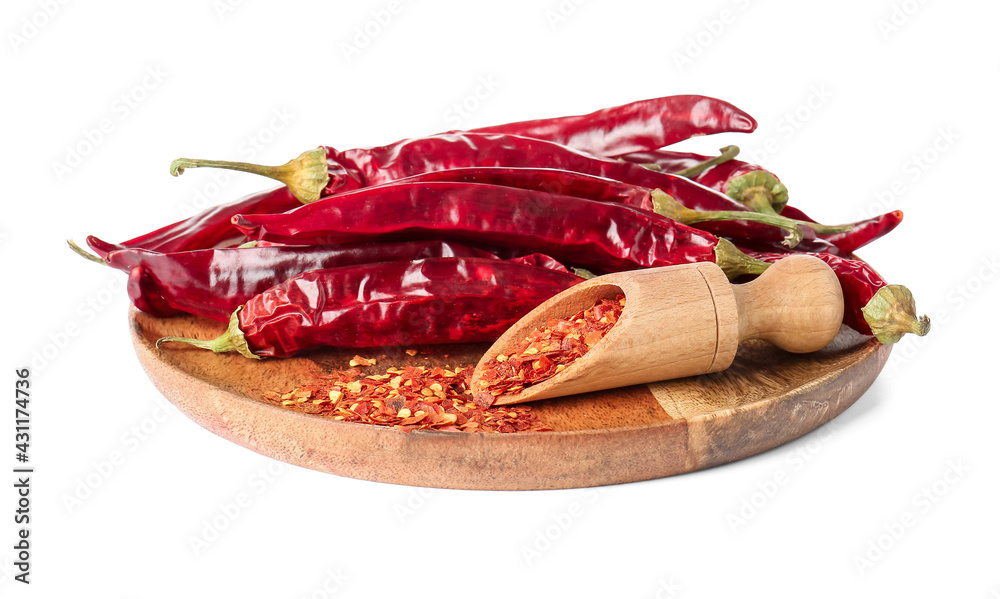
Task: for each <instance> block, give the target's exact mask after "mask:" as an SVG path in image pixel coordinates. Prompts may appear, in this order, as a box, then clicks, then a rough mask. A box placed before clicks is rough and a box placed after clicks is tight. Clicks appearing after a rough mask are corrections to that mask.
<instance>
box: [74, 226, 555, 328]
mask: <svg viewBox="0 0 1000 599" xmlns="http://www.w3.org/2000/svg"><path fill="white" fill-rule="evenodd" d="M71 245H72V244H71ZM448 257H476V258H482V259H494V260H498V259H499V258H497V257H496V256H494V255H493V254H491V253H490V252H487V251H485V250H480V249H476V248H472V247H469V246H466V245H463V244H459V243H455V242H447V241H439V240H430V241H398V242H385V243H359V244H347V245H340V246H289V245H272V246H264V247H242V248H226V249H209V250H192V251H188V252H171V253H158V252H151V251H148V250H140V249H125V250H115V251H112V252H110V253H109V254H108V255H107V257H106V258H105V259H104V260H103V261H102V262H103V263H104V264H107V265H108V266H111V267H113V268H117V269H119V270H122V271H124V272H132V273H133V274H132V275H130V277H133V278H134V281H133V278H130V280H129V285H128V293H129V299H131V300H132V303H134V304H135V306H136V307H137V308H139V309H140V310H142V311H143V312H147V313H149V314H153V315H154V316H171V315H173V314H177V313H178V312H186V313H188V314H194V315H196V316H204V317H206V318H211V319H212V320H217V321H219V322H229V318H230V316H231V315H232V313H233V310H235V309H236V308H237V307H238V306H240V305H241V304H243V303H244V302H246V301H247V300H249V299H250V298H251V297H253V296H255V295H257V294H258V293H261V292H263V291H265V290H266V289H267V288H269V287H272V286H274V285H277V284H278V283H280V282H282V281H284V280H286V279H288V278H289V277H292V276H295V275H297V274H300V273H303V272H305V271H309V270H316V269H321V268H336V267H340V266H351V265H356V264H374V263H379V262H393V261H397V260H419V259H423V258H448ZM545 258H548V257H547V256H545V257H525V258H521V259H519V260H520V261H521V263H525V264H530V265H534V266H539V267H550V268H553V269H557V270H558V269H561V270H562V272H567V271H566V268H565V267H564V266H562V265H561V264H559V263H558V262H555V261H554V260H552V259H551V258H548V260H549V262H546V261H545ZM136 270H138V271H139V272H138V273H136V272H135V271H136Z"/></svg>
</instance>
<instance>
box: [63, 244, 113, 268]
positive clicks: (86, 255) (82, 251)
mask: <svg viewBox="0 0 1000 599" xmlns="http://www.w3.org/2000/svg"><path fill="white" fill-rule="evenodd" d="M66 243H68V244H69V249H71V250H73V251H74V252H76V253H77V254H79V255H81V256H83V257H84V258H86V259H87V260H90V261H91V262H97V263H98V264H103V265H104V266H107V265H108V263H107V262H106V261H105V260H104V259H102V258H100V257H98V256H95V255H93V254H91V253H90V252H88V251H87V250H85V249H83V248H82V247H80V246H78V245H76V243H74V242H73V240H72V239H67V240H66Z"/></svg>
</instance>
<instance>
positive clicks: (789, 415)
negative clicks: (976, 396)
mask: <svg viewBox="0 0 1000 599" xmlns="http://www.w3.org/2000/svg"><path fill="white" fill-rule="evenodd" d="M129 321H130V327H131V334H132V340H133V343H134V345H135V351H136V354H137V355H138V357H139V361H140V363H141V364H142V366H143V368H144V369H145V370H146V373H147V374H148V375H149V378H150V379H151V380H152V382H153V384H154V385H156V387H157V388H158V389H159V390H160V392H161V393H163V395H164V396H166V398H167V399H168V400H170V401H171V402H172V403H173V404H174V405H176V406H177V407H178V408H179V409H180V410H181V411H182V412H183V413H184V414H186V415H187V416H188V417H189V418H191V419H192V420H194V421H195V422H197V423H198V424H200V425H201V426H203V427H205V428H206V429H208V430H209V431H211V432H213V433H215V434H217V435H219V436H221V437H223V438H225V439H228V440H230V441H232V442H234V443H238V444H239V445H242V446H243V447H247V448H249V449H252V450H253V451H256V452H258V453H261V454H263V455H266V456H270V457H272V458H275V459H278V460H282V461H284V462H288V463H291V464H296V465H299V466H304V467H306V468H312V469H314V470H319V471H323V472H330V473H333V474H337V475H341V476H349V477H354V478H361V479H366V480H372V481H380V482H389V483H397V484H406V485H417V486H427V487H443V488H457V489H502V490H516V489H561V488H572V487H588V486H596V485H607V484H616V483H624V482H632V481H639V480H648V479H652V478H659V477H664V476H671V475H674V474H680V473H683V472H690V471H693V470H700V469H703V468H709V467H712V466H717V465H720V464H725V463H728V462H732V461H734V460H739V459H741V458H745V457H748V456H752V455H755V454H758V453H760V452H763V451H767V450H768V449H772V448H774V447H777V446H778V445H781V444H783V443H787V442H789V441H791V440H793V439H796V438H798V437H800V436H801V435H804V434H805V433H808V432H809V431H812V430H814V429H816V428H818V427H820V426H822V425H823V424H825V423H827V422H829V421H830V420H831V419H833V418H834V417H836V416H837V415H839V414H840V413H841V412H843V411H844V410H845V409H847V408H848V407H849V406H850V405H851V404H853V403H854V402H855V401H856V400H857V399H858V398H859V397H861V395H862V394H863V393H864V392H865V391H866V390H867V389H868V387H869V386H870V385H871V384H872V382H874V380H875V377H876V376H878V373H879V372H880V371H881V370H882V367H883V366H884V365H885V363H886V361H887V360H888V357H889V352H890V346H885V345H882V344H881V343H879V342H878V341H876V340H874V339H872V338H869V337H864V336H861V335H859V334H857V333H855V332H854V331H851V330H850V329H848V328H846V327H844V328H843V329H842V330H841V332H840V334H839V335H838V336H837V338H836V339H835V340H834V342H833V343H831V344H830V345H829V346H828V347H827V348H825V349H823V350H822V351H819V352H815V353H812V354H789V353H786V352H783V351H781V350H778V349H776V348H774V347H772V346H770V345H768V344H766V343H763V342H747V343H745V344H743V345H742V346H741V347H740V348H739V351H738V353H737V356H736V359H735V361H734V363H733V365H732V366H731V367H730V368H729V369H728V370H725V371H723V372H718V373H714V374H709V375H701V376H696V377H689V378H685V379H678V380H673V381H665V382H661V383H655V384H651V385H637V386H633V387H626V388H621V389H615V390H610V391H601V392H595V393H587V394H583V395H576V396H572V397H564V398H560V399H551V400H543V401H540V402H534V403H532V404H526V405H531V406H532V408H533V410H534V411H535V412H536V414H538V415H539V417H540V418H541V419H542V420H543V421H544V422H545V423H546V424H547V425H549V426H550V427H551V428H552V429H553V431H551V432H531V433H506V434H498V433H460V432H444V431H421V430H418V431H413V432H410V433H404V432H402V431H399V430H397V429H393V428H389V427H383V426H373V425H367V424H358V423H350V422H341V421H336V420H332V419H330V418H328V417H322V416H314V415H309V414H303V413H300V412H296V411H293V410H290V409H287V408H282V407H280V406H276V405H274V404H272V403H269V402H267V401H266V400H264V399H263V393H264V391H266V390H270V389H292V388H294V387H296V386H298V385H301V384H305V383H308V382H310V381H311V380H313V379H314V378H315V377H316V376H317V375H320V374H323V373H325V372H329V371H331V370H342V369H345V368H347V367H348V366H347V364H348V361H349V360H350V358H351V357H352V356H353V355H354V354H355V353H358V352H356V351H354V350H350V351H348V350H326V351H320V352H314V353H311V354H309V355H308V356H304V357H297V358H290V359H284V360H259V361H258V360H248V359H246V358H244V357H242V356H240V355H238V354H212V353H211V352H207V351H204V350H199V349H195V348H179V347H177V346H176V345H174V346H172V347H171V348H170V349H166V348H164V349H156V348H155V347H154V343H155V341H156V339H157V338H159V337H161V336H165V335H174V336H184V337H197V338H204V339H208V338H212V337H215V336H217V335H219V334H220V333H221V332H222V331H223V329H224V328H225V327H224V326H223V325H221V324H219V323H216V322H212V321H208V320H205V319H201V318H195V317H174V318H162V319H161V318H154V317H151V316H148V315H146V314H143V313H142V312H138V311H137V310H135V309H134V308H132V309H131V310H130V313H129ZM486 349H487V346H437V347H435V348H434V349H433V352H434V353H433V354H431V355H420V354H418V355H416V356H412V357H411V356H408V355H407V354H405V353H404V352H403V351H402V348H396V349H395V350H393V349H384V350H380V351H366V352H362V353H363V354H364V355H375V354H388V357H387V359H382V360H380V361H379V364H378V367H380V368H381V369H382V370H384V369H385V368H389V367H391V366H397V367H401V366H403V365H407V364H409V365H425V366H432V365H435V366H449V367H454V366H458V365H474V364H475V363H476V362H477V361H478V359H479V357H480V356H481V355H482V353H483V352H484V351H485V350H486ZM445 355H447V356H448V357H445ZM379 372H381V370H379Z"/></svg>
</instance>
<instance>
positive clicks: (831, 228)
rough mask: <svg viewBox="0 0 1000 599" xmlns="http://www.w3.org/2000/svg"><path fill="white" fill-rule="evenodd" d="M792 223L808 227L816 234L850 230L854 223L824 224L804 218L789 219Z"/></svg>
mask: <svg viewBox="0 0 1000 599" xmlns="http://www.w3.org/2000/svg"><path fill="white" fill-rule="evenodd" d="M791 220H792V222H793V223H795V224H797V225H799V226H800V227H809V228H810V229H812V230H813V231H814V232H815V233H816V234H817V235H833V234H834V233H844V232H845V231H850V230H851V229H852V228H853V227H854V225H824V224H820V223H811V222H809V221H806V220H795V219H791Z"/></svg>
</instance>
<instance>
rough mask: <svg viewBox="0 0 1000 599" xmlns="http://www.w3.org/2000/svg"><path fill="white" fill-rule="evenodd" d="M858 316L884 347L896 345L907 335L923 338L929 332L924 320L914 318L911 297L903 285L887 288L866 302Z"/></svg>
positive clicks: (913, 304)
mask: <svg viewBox="0 0 1000 599" xmlns="http://www.w3.org/2000/svg"><path fill="white" fill-rule="evenodd" d="M861 314H862V315H863V316H864V318H865V322H867V323H868V326H870V327H871V329H872V333H873V334H874V335H875V338H876V339H878V340H879V341H881V342H882V343H885V344H886V345H890V344H893V343H895V342H897V341H899V340H900V339H901V338H902V337H903V335H905V334H906V333H913V334H914V335H918V336H920V337H923V336H924V335H926V334H927V333H928V332H929V331H930V329H931V320H930V319H929V318H927V316H920V317H918V316H917V304H916V302H915V301H914V300H913V294H912V293H910V290H909V289H907V288H906V287H904V286H902V285H886V286H885V287H883V288H881V289H879V290H878V292H877V293H876V294H875V295H874V296H873V297H872V299H870V300H869V301H868V303H867V304H866V305H865V307H864V308H862V309H861Z"/></svg>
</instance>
